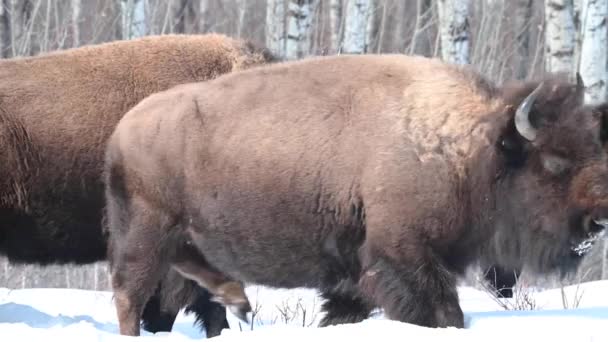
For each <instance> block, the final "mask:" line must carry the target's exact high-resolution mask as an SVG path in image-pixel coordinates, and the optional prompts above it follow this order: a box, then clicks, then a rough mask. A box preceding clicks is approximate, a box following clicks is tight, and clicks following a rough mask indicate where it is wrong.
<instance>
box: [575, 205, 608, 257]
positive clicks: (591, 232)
mask: <svg viewBox="0 0 608 342" xmlns="http://www.w3.org/2000/svg"><path fill="white" fill-rule="evenodd" d="M582 228H583V236H582V237H580V236H579V237H578V238H577V239H576V240H575V241H573V242H572V243H571V250H572V252H574V254H575V255H577V256H584V255H586V254H587V253H589V251H590V250H591V248H592V247H593V245H594V244H595V242H596V241H598V240H599V239H601V238H602V237H603V236H604V234H605V232H606V228H608V215H602V216H592V215H587V216H585V217H584V218H583V227H582Z"/></svg>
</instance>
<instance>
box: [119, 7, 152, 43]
mask: <svg viewBox="0 0 608 342" xmlns="http://www.w3.org/2000/svg"><path fill="white" fill-rule="evenodd" d="M145 3H146V1H145V0H122V1H121V3H120V13H121V19H122V20H121V23H122V38H123V39H133V38H138V37H142V36H144V35H146V10H145Z"/></svg>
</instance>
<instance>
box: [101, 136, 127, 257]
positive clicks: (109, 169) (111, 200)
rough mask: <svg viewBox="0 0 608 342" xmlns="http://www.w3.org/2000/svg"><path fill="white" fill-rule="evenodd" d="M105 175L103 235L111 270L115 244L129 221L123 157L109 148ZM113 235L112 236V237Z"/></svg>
mask: <svg viewBox="0 0 608 342" xmlns="http://www.w3.org/2000/svg"><path fill="white" fill-rule="evenodd" d="M105 159H106V160H105V164H104V173H103V182H104V186H105V203H104V209H103V213H102V229H103V235H104V238H105V240H106V241H107V242H108V243H107V255H108V263H109V266H110V268H112V267H113V259H114V253H113V251H114V244H115V243H116V242H117V239H119V237H120V236H121V235H122V234H121V232H122V231H123V230H124V227H125V224H127V223H128V222H129V221H130V220H129V215H130V214H129V209H128V208H129V206H128V204H127V189H126V182H125V174H124V168H123V164H122V157H121V156H120V155H119V154H118V153H113V151H112V148H111V147H110V148H108V152H107V153H106V158H105ZM111 233H112V235H110V234H111Z"/></svg>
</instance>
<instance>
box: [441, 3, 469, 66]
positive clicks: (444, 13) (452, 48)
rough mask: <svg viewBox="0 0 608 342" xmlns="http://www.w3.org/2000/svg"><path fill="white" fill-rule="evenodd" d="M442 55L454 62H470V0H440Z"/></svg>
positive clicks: (448, 60) (445, 59) (446, 59)
mask: <svg viewBox="0 0 608 342" xmlns="http://www.w3.org/2000/svg"><path fill="white" fill-rule="evenodd" d="M437 11H438V14H439V31H440V36H441V56H442V58H443V60H444V61H446V62H448V63H454V64H469V63H470V56H469V50H470V49H469V44H470V39H469V11H470V3H469V0H438V1H437Z"/></svg>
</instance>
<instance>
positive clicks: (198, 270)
mask: <svg viewBox="0 0 608 342" xmlns="http://www.w3.org/2000/svg"><path fill="white" fill-rule="evenodd" d="M171 266H172V267H173V268H174V269H175V270H176V271H178V272H179V273H180V274H181V275H182V276H184V277H185V278H188V279H191V280H194V281H196V282H197V283H198V284H199V285H200V286H201V287H203V288H205V289H207V290H208V291H209V292H210V293H211V294H212V295H213V297H212V298H211V301H214V302H217V303H220V304H222V305H224V306H226V307H227V308H228V309H229V310H230V312H232V313H233V314H234V315H235V316H237V317H238V318H239V319H241V320H243V321H245V322H247V323H249V319H248V318H247V313H249V312H251V305H250V303H249V299H248V298H247V294H246V293H245V288H244V286H243V284H242V283H241V282H239V281H236V280H233V279H230V278H229V277H228V276H226V275H225V274H223V273H222V272H220V271H218V270H216V269H215V268H214V267H213V266H211V265H209V263H207V260H206V259H205V258H204V256H203V255H202V254H201V253H200V252H198V250H197V249H196V247H194V245H192V244H191V243H189V242H188V241H186V242H184V243H183V244H182V245H180V247H179V248H177V249H176V251H175V256H174V258H173V259H172V262H171Z"/></svg>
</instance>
